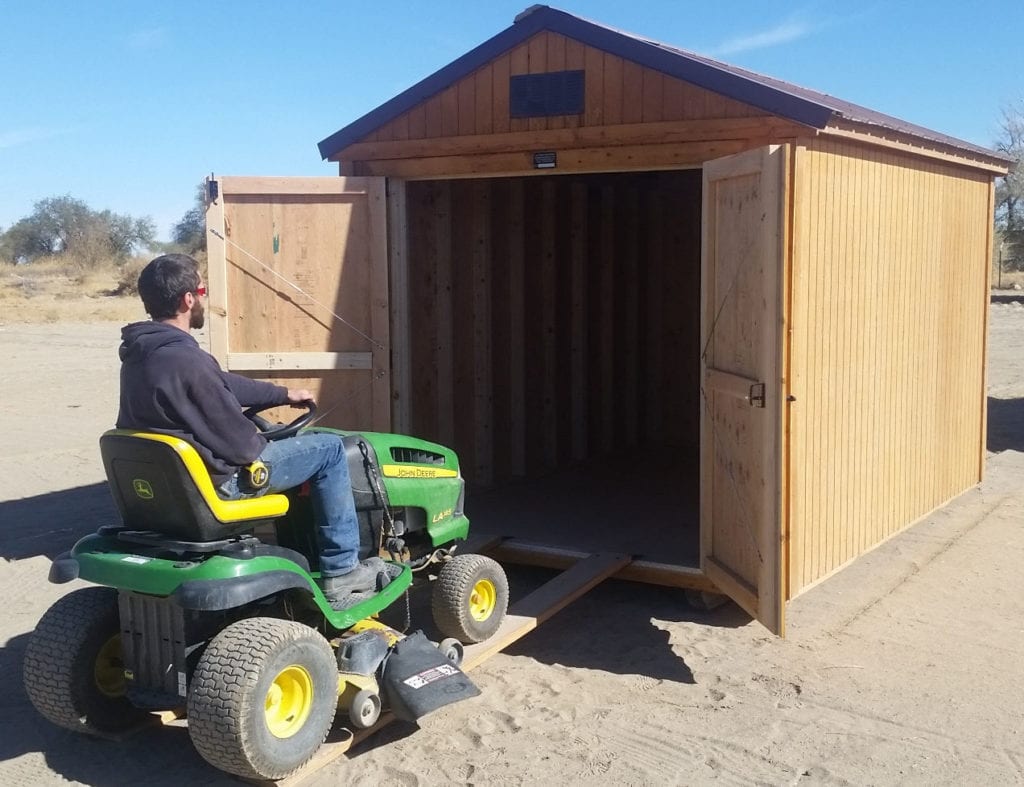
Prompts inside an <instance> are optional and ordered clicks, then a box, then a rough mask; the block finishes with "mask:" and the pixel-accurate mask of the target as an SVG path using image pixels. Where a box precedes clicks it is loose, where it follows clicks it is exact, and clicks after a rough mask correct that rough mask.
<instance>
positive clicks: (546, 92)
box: [508, 71, 584, 118]
mask: <svg viewBox="0 0 1024 787" xmlns="http://www.w3.org/2000/svg"><path fill="white" fill-rule="evenodd" d="M583 74H584V72H583V71H552V72H551V73H548V74H520V75H518V76H513V77H511V78H510V79H509V102H508V103H509V110H510V114H511V116H512V117H514V118H541V117H551V116H552V115H579V114H582V112H583Z"/></svg>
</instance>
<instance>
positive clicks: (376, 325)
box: [208, 6, 1008, 632]
mask: <svg viewBox="0 0 1024 787" xmlns="http://www.w3.org/2000/svg"><path fill="white" fill-rule="evenodd" d="M320 152H321V154H322V155H323V157H324V158H327V159H330V160H332V161H337V162H338V163H339V167H340V175H341V177H338V178H219V179H217V180H216V181H215V182H213V183H212V184H211V196H213V197H214V199H213V200H212V202H211V206H210V211H209V214H208V221H209V226H210V228H211V230H213V231H214V234H213V237H211V244H210V272H209V280H210V282H211V299H212V302H211V313H212V315H213V317H212V320H211V338H212V343H213V348H214V353H215V355H217V356H218V357H219V358H220V360H221V362H222V364H224V365H225V366H226V367H227V368H230V369H233V370H236V371H244V372H246V373H249V374H253V375H256V376H261V377H266V378H271V379H277V380H284V381H288V382H292V383H296V384H303V385H313V386H316V387H318V389H319V391H320V399H321V402H322V406H323V407H324V408H326V409H329V410H330V412H329V413H328V416H327V418H326V420H325V422H326V423H330V424H332V425H338V426H343V427H346V428H373V429H377V430H389V431H397V432H406V433H410V434H415V435H418V436H422V437H426V438H428V439H432V440H436V441H437V442H440V443H444V444H447V445H451V446H453V447H454V448H455V449H457V451H458V452H459V454H460V457H461V458H462V463H463V474H464V476H465V477H466V479H467V481H468V483H469V494H468V498H467V503H466V510H467V513H468V514H469V516H470V518H471V520H473V522H474V526H475V527H476V528H477V529H478V530H482V531H484V532H487V533H494V534H497V535H501V536H506V537H508V539H507V540H506V542H505V543H504V545H503V547H502V549H503V553H504V554H506V555H507V556H510V557H515V558H516V559H519V560H526V561H533V562H537V563H540V564H548V565H558V564H560V563H565V562H570V561H572V560H574V559H577V558H578V557H580V556H581V555H586V554H589V553H593V552H600V551H616V552H626V553H628V554H631V555H633V556H634V561H633V563H632V565H631V566H629V567H628V568H627V569H626V570H624V571H623V572H622V575H623V576H626V577H631V578H634V579H641V580H644V581H649V582H654V583H659V584H664V585H671V586H678V587H689V588H698V589H708V588H711V587H715V588H718V589H720V590H721V591H722V592H723V593H725V594H727V595H729V596H730V597H732V598H733V599H734V600H736V601H737V602H738V603H739V604H740V605H741V606H742V607H744V608H745V609H746V610H747V611H748V612H749V613H750V614H751V615H753V616H754V617H756V618H757V619H758V620H760V621H761V622H763V623H764V624H765V625H766V626H767V627H768V628H770V629H771V630H773V631H776V632H781V631H782V630H783V628H784V611H785V604H786V601H787V600H789V599H791V598H793V597H795V596H796V595H797V594H798V593H800V592H801V591H803V590H805V589H806V588H808V587H809V586H811V585H812V584H813V583H815V582H817V581H819V580H821V579H822V578H824V577H826V576H828V575H829V574H831V573H833V572H835V571H836V570H837V569H839V568H841V567H842V566H843V565H845V564H847V563H848V562H849V561H851V560H853V559H854V558H856V557H858V556H859V555H861V554H863V553H864V552H865V551H867V550H869V549H871V548H872V547H874V546H875V545H877V544H879V543H880V542H882V541H884V540H885V539H887V538H888V537H890V536H892V535H893V534H895V533H897V532H899V531H900V530H902V529H904V528H906V527H907V526H909V525H910V524H912V523H913V522H915V521H916V520H918V519H920V518H921V517H923V516H924V515H926V514H928V513H929V512H930V511H932V510H933V509H935V508H936V507H938V506H941V505H943V504H944V503H945V502H946V501H948V500H950V499H951V498H953V497H954V496H956V495H958V494H959V493H961V492H963V491H964V490H966V489H968V488H969V487H971V486H972V485H974V484H977V483H978V482H979V481H980V480H981V477H982V472H983V467H984V460H985V433H986V426H985V408H986V392H985V342H986V319H987V303H988V287H989V282H988V271H989V268H990V265H989V261H990V259H991V243H992V210H993V182H994V178H995V177H997V176H998V175H1000V174H1004V173H1005V172H1006V170H1007V166H1008V161H1007V160H1006V159H1005V158H1002V157H1000V156H999V155H998V154H996V153H994V152H992V151H989V150H986V149H984V148H980V147H977V146H975V145H971V144H968V143H966V142H962V141H959V140H956V139H951V138H949V137H946V136H944V135H942V134H938V133H935V132H932V131H929V130H927V129H924V128H920V127H917V126H913V125H911V124H908V123H905V122H903V121H900V120H897V119H895V118H892V117H888V116H885V115H881V114H879V113H877V112H873V111H871V110H868V109H864V108H862V107H858V106H855V105H853V104H849V103H846V102H843V101H839V100H837V99H835V98H833V97H831V96H827V95H823V94H821V93H817V92H814V91H811V90H807V89H804V88H800V87H797V86H794V85H791V84H787V83H784V82H781V81H779V80H775V79H771V78H768V77H765V76H762V75H759V74H755V73H751V72H749V71H745V70H743V69H739V68H736V67H733V66H729V65H726V64H724V63H720V62H716V61H713V60H710V59H708V58H704V57H701V56H698V55H695V54H692V53H689V52H684V51H681V50H678V49H675V48H672V47H669V46H666V45H664V44H660V43H656V42H653V41H649V40H646V39H643V38H640V37H637V36H633V35H630V34H627V33H624V32H621V31H618V30H613V29H610V28H607V27H604V26H602V25H599V24H596V23H593V22H590V21H586V20H583V19H580V18H578V17H575V16H572V15H570V14H567V13H564V12H561V11H558V10H555V9H551V8H548V7H544V6H534V7H532V8H530V9H528V10H527V11H525V12H524V13H523V14H521V15H520V16H519V17H518V18H517V19H516V20H515V22H514V24H512V26H511V27H509V28H508V29H506V30H504V31H503V32H501V33H499V34H498V35H496V36H495V37H494V38H492V39H490V40H489V41H486V42H485V43H483V44H481V45H480V46H479V47H477V48H476V49H473V50H472V51H470V52H468V53H467V54H465V55H464V56H462V57H460V58H459V59H458V60H456V61H454V62H453V63H451V64H450V65H448V66H446V67H445V68H442V69H441V70H440V71H438V72H437V73H435V74H433V75H432V76H430V77H428V78H426V79H425V80H423V81H422V82H420V83H419V84H417V85H415V86H414V87H412V88H410V89H409V90H407V91H405V92H404V93H402V94H400V95H398V96H396V97H394V98H392V99H391V100H389V101H387V102H386V103H384V104H382V105H381V106H380V107H379V108H378V109H376V110H374V111H373V112H370V113H369V114H368V115H366V116H365V117H362V118H360V119H358V120H356V121H355V122H353V123H351V124H350V125H348V126H346V127H345V128H343V129H341V130H340V131H338V132H337V133H335V134H332V135H331V136H330V137H328V138H327V139H325V140H324V141H323V142H321V143H320ZM332 408H333V409H332Z"/></svg>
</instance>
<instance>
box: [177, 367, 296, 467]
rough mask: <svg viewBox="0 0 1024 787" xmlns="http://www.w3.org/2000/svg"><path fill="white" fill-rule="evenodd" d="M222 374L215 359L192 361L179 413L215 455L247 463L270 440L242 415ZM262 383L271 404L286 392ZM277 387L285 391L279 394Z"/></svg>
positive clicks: (196, 436)
mask: <svg viewBox="0 0 1024 787" xmlns="http://www.w3.org/2000/svg"><path fill="white" fill-rule="evenodd" d="M211 360H212V358H211ZM222 375H223V373H222V372H221V371H220V368H219V367H218V366H217V365H216V362H214V363H211V364H195V365H193V366H192V367H191V368H190V372H189V373H188V374H187V375H186V376H185V378H184V379H183V380H182V382H183V383H184V386H185V390H184V391H182V393H183V394H184V396H183V397H182V398H181V400H179V401H178V402H177V410H178V414H179V416H180V418H181V420H183V421H184V422H185V424H187V426H188V429H189V430H190V431H191V432H192V434H194V435H195V438H196V440H197V441H198V442H199V443H201V444H202V445H204V446H205V447H206V448H208V449H209V450H210V452H211V453H212V454H213V455H214V456H215V457H217V458H219V459H220V460H222V461H224V462H226V463H227V464H229V465H234V466H242V465H247V464H249V463H250V462H252V461H253V460H255V459H256V458H257V457H258V456H259V455H260V453H261V452H262V451H263V448H264V447H265V446H266V444H267V441H266V440H265V439H264V438H263V437H262V436H261V435H260V434H259V433H258V432H257V430H256V427H255V425H254V424H253V423H252V421H250V420H249V419H248V418H246V417H245V416H244V415H242V411H241V409H239V401H238V398H237V397H236V396H235V395H234V393H233V392H232V390H231V388H230V387H229V386H228V384H227V381H226V380H225V379H224V378H223V376H222ZM231 376H232V377H238V375H231ZM239 379H245V378H239ZM248 382H256V381H254V380H249V381H248ZM263 385H264V386H266V388H265V389H264V396H265V399H267V400H269V401H268V403H269V404H277V403H279V402H280V401H281V399H282V398H283V396H284V395H286V394H287V389H284V388H282V387H281V386H276V385H271V384H269V383H263ZM278 391H283V392H284V394H277V392H278ZM176 398H177V397H176Z"/></svg>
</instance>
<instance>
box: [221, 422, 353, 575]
mask: <svg viewBox="0 0 1024 787" xmlns="http://www.w3.org/2000/svg"><path fill="white" fill-rule="evenodd" d="M260 461H261V462H263V464H265V465H266V466H267V469H268V470H270V483H269V484H268V485H267V486H265V487H264V488H263V489H261V490H259V491H258V492H257V493H256V494H257V495H265V494H268V493H270V492H282V491H284V490H285V489H291V488H293V487H296V486H299V485H300V484H301V483H303V482H304V481H309V482H310V486H311V497H312V502H313V518H314V522H315V525H316V540H317V547H318V549H319V550H320V575H321V576H322V577H335V576H339V575H340V574H347V573H348V572H349V571H351V570H352V569H353V568H355V567H356V564H357V563H358V562H359V520H358V518H357V516H356V504H355V500H353V498H352V481H351V480H350V479H349V475H348V462H347V461H346V459H345V445H344V443H342V442H341V438H340V437H339V436H338V435H336V434H325V433H322V432H321V433H317V432H314V433H312V434H299V435H296V436H295V437H289V438H287V439H285V440H274V441H272V442H269V443H267V447H266V448H264V449H263V453H261V454H260ZM221 492H222V493H223V494H224V495H225V496H227V497H228V498H229V499H232V500H237V499H239V498H242V497H252V496H253V494H252V493H251V492H246V491H245V490H244V489H242V490H239V488H238V478H237V477H234V476H233V477H232V478H231V479H230V480H228V481H227V482H225V483H224V484H223V485H222V486H221Z"/></svg>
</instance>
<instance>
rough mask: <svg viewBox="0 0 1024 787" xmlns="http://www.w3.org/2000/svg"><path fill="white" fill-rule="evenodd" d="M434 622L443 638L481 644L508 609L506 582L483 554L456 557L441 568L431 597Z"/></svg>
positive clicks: (497, 567)
mask: <svg viewBox="0 0 1024 787" xmlns="http://www.w3.org/2000/svg"><path fill="white" fill-rule="evenodd" d="M432 610H433V613H434V623H436V624H437V627H438V629H440V631H441V633H442V634H444V635H445V636H446V637H454V638H455V639H457V640H459V641H460V642H465V643H467V644H468V643H473V642H483V641H484V640H485V639H487V638H488V637H490V636H491V635H492V634H494V632H495V631H497V630H498V627H499V626H500V625H501V622H502V621H503V620H504V619H505V612H506V611H507V610H508V579H507V578H506V577H505V571H504V569H502V567H501V566H500V565H498V563H496V562H495V561H494V560H491V558H489V557H484V556H483V555H456V556H455V557H453V558H452V559H451V560H449V561H448V562H446V563H445V564H444V566H442V567H441V572H440V574H439V575H438V578H437V582H436V583H435V584H434V592H433V596H432Z"/></svg>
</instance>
